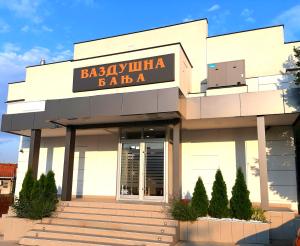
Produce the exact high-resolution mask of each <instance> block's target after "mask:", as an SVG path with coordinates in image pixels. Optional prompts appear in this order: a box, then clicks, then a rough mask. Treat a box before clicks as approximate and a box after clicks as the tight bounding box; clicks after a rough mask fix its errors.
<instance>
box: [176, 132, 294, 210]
mask: <svg viewBox="0 0 300 246" xmlns="http://www.w3.org/2000/svg"><path fill="white" fill-rule="evenodd" d="M266 138H267V153H268V156H267V159H268V178H269V199H270V203H277V204H286V205H287V206H289V205H291V206H292V208H293V209H294V210H296V209H297V195H296V194H297V193H296V177H295V175H296V172H295V151H294V145H293V137H292V128H291V127H271V128H270V129H269V130H268V131H267V133H266ZM237 167H242V169H243V170H244V171H246V182H247V185H248V189H249V191H250V199H251V201H252V202H260V181H259V169H258V145H257V135H256V128H236V129H219V130H193V131H188V130H185V131H184V132H183V144H182V175H183V176H182V180H183V181H182V182H183V184H182V190H183V196H191V195H192V193H193V190H194V186H195V184H196V180H197V178H198V176H201V177H202V179H203V182H204V184H205V187H206V191H207V194H208V196H209V197H211V192H212V185H213V181H214V175H215V172H216V170H217V169H218V168H220V169H221V171H222V173H223V177H224V180H225V182H226V184H227V192H228V197H229V198H230V197H231V189H232V186H233V185H234V182H235V178H234V177H235V174H236V169H237Z"/></svg>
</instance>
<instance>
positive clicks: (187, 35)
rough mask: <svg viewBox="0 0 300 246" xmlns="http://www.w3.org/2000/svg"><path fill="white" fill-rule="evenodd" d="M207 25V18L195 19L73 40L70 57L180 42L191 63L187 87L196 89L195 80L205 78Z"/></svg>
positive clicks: (196, 81)
mask: <svg viewBox="0 0 300 246" xmlns="http://www.w3.org/2000/svg"><path fill="white" fill-rule="evenodd" d="M207 28H208V27H207V21H206V20H199V21H195V22H189V23H182V24H180V25H174V26H170V27H166V28H158V29H155V30H149V31H145V32H139V33H135V34H130V35H122V36H119V37H112V38H107V39H100V40H97V41H92V42H85V43H80V44H75V46H74V59H81V58H86V57H92V56H97V55H104V54H111V53H115V52H121V51H127V50H135V49H142V48H146V47H153V46H158V45H165V44H170V43H177V42H180V43H181V44H182V46H183V48H184V49H185V51H186V53H187V56H188V57H189V59H190V61H191V63H192V64H193V66H194V69H193V71H192V81H191V90H192V91H199V89H200V87H199V86H200V84H199V82H200V81H203V80H205V79H206V37H207Z"/></svg>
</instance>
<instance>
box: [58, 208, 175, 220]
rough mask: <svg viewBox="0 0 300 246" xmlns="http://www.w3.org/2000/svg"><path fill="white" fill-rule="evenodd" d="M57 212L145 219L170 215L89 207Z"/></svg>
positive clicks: (61, 209)
mask: <svg viewBox="0 0 300 246" xmlns="http://www.w3.org/2000/svg"><path fill="white" fill-rule="evenodd" d="M57 212H71V213H85V214H109V215H122V216H134V217H147V218H170V214H168V213H165V212H158V211H149V210H146V211H144V210H133V209H131V210H130V209H115V208H91V207H73V206H72V207H64V206H61V207H58V208H57Z"/></svg>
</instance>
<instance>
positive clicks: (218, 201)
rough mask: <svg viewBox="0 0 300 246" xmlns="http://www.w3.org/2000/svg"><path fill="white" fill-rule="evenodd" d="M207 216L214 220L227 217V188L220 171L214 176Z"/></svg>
mask: <svg viewBox="0 0 300 246" xmlns="http://www.w3.org/2000/svg"><path fill="white" fill-rule="evenodd" d="M208 214H209V215H210V216H212V217H215V218H226V217H228V216H229V209H228V197H227V188H226V184H225V182H224V179H223V176H222V173H221V170H220V169H218V170H217V172H216V175H215V181H214V184H213V191H212V194H211V200H210V204H209V207H208Z"/></svg>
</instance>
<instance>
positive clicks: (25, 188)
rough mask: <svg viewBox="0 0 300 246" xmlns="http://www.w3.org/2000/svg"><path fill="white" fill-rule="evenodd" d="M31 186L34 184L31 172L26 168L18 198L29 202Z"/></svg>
mask: <svg viewBox="0 0 300 246" xmlns="http://www.w3.org/2000/svg"><path fill="white" fill-rule="evenodd" d="M33 184H34V178H33V172H32V169H31V168H28V170H27V172H26V174H25V177H24V180H23V183H22V189H21V191H20V192H19V197H20V198H24V199H27V200H30V198H31V191H32V188H33Z"/></svg>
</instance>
